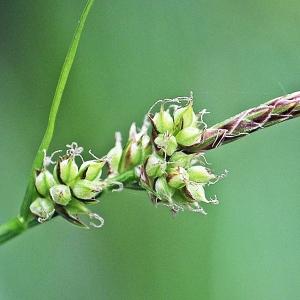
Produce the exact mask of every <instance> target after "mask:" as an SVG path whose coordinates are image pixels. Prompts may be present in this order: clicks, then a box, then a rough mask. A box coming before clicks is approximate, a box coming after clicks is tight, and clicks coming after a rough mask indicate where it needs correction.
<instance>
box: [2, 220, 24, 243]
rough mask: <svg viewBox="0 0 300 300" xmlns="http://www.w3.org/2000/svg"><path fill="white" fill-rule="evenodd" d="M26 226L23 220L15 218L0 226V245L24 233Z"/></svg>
mask: <svg viewBox="0 0 300 300" xmlns="http://www.w3.org/2000/svg"><path fill="white" fill-rule="evenodd" d="M26 228H27V225H26V224H25V223H24V219H23V218H20V217H16V218H14V219H11V220H9V221H8V222H6V223H5V224H2V225H0V244H3V243H5V242H6V241H8V240H10V239H12V238H14V237H15V236H17V235H19V234H20V233H22V232H23V231H25V230H26Z"/></svg>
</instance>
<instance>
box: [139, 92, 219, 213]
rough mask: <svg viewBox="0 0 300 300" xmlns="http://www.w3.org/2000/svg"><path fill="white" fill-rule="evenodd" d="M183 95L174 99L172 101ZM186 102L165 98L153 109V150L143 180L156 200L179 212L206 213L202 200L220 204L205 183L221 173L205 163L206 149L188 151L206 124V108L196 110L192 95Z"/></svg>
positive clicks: (214, 180) (216, 178) (208, 182)
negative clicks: (197, 111) (177, 103)
mask: <svg viewBox="0 0 300 300" xmlns="http://www.w3.org/2000/svg"><path fill="white" fill-rule="evenodd" d="M179 100H180V99H174V100H171V101H170V102H171V103H174V102H175V103H176V102H179V103H181V102H180V101H179ZM181 100H186V102H187V103H186V105H171V106H169V107H168V108H167V109H166V108H165V104H166V102H168V101H164V102H162V104H161V107H160V111H159V112H156V113H155V114H154V115H153V114H152V113H151V112H150V113H149V119H150V120H151V123H152V134H151V141H152V146H153V148H152V150H153V151H152V153H151V155H150V156H148V157H147V159H146V160H145V162H144V163H143V165H142V167H141V171H140V173H141V175H140V184H141V186H142V187H144V188H145V189H146V190H147V191H148V192H149V195H150V197H151V199H152V201H153V202H154V203H155V204H163V205H166V206H168V207H170V208H171V211H172V212H174V213H176V212H178V211H180V210H184V209H185V208H187V209H189V210H191V211H194V212H200V213H203V214H206V212H205V211H204V209H203V208H202V207H201V202H204V203H212V204H218V200H217V199H216V198H213V199H207V197H206V196H205V191H204V187H205V185H207V184H211V183H214V182H216V181H217V180H218V179H219V177H218V176H216V175H214V174H213V173H212V172H211V170H210V169H208V168H207V167H205V166H204V165H205V158H204V154H203V153H192V154H190V153H186V149H187V148H188V147H190V146H192V145H193V144H195V143H197V142H198V141H199V139H200V137H201V133H202V131H203V129H204V128H205V124H204V123H203V121H202V115H203V112H201V113H199V114H196V113H195V112H194V110H193V100H192V98H183V99H181Z"/></svg>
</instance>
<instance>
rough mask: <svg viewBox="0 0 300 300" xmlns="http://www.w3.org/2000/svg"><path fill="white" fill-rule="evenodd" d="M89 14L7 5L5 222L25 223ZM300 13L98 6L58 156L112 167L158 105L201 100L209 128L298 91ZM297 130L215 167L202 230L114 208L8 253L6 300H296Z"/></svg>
mask: <svg viewBox="0 0 300 300" xmlns="http://www.w3.org/2000/svg"><path fill="white" fill-rule="evenodd" d="M84 5H85V2H84V1H83V0H63V1H61V0H52V1H44V0H27V1H22V0H13V1H5V0H1V1H0V15H1V16H0V95H1V96H0V99H1V100H0V137H1V142H0V166H1V172H2V176H1V181H0V182H1V183H0V189H1V200H0V205H1V209H0V222H1V223H2V222H4V221H6V220H7V219H8V218H10V217H12V216H14V215H16V213H17V211H18V208H19V205H20V203H21V199H22V196H23V194H24V190H25V187H26V183H27V180H28V174H29V170H30V166H31V163H32V160H33V157H34V155H35V151H36V149H37V146H38V144H39V142H40V139H41V137H42V134H43V131H44V129H45V126H46V122H47V116H48V112H49V108H50V104H51V99H52V96H53V93H54V89H55V86H56V82H57V79H58V75H59V72H60V67H61V65H62V62H63V60H64V56H65V54H66V51H67V49H68V45H69V42H70V40H71V38H72V35H73V32H74V29H75V26H76V24H77V21H78V18H79V16H80V13H81V10H82V9H83V7H84ZM299 19H300V2H299V1H296V0H294V1H292V0H287V1H271V0H252V1H242V0H239V1H237V0H227V1H224V0H219V1H204V0H194V1H192V0H191V1H188V0H187V1H179V0H173V1H170V0H165V1H158V0H152V1H141V0H140V1H138V0H127V1H122V0H115V1H108V0H102V1H100V0H97V1H96V2H95V5H94V7H93V9H92V11H91V14H90V16H89V18H88V21H87V26H86V29H85V32H84V34H83V37H82V40H81V43H80V46H79V51H78V55H77V58H76V61H75V63H74V67H73V69H72V72H71V75H70V79H69V82H68V84H67V88H66V91H65V94H64V97H63V102H62V106H61V111H60V113H59V118H58V123H57V130H56V133H55V138H54V141H53V144H52V147H51V150H55V149H57V148H58V149H60V148H63V147H64V145H65V144H66V143H69V142H72V141H78V142H79V143H80V144H82V145H83V146H84V147H85V148H86V149H90V148H91V149H93V151H94V152H95V153H96V154H98V155H103V154H105V153H106V151H107V150H108V149H109V148H110V147H111V146H112V145H113V135H114V132H115V131H116V130H121V131H122V133H123V134H124V135H126V134H127V130H128V128H129V125H130V122H131V121H133V120H135V121H137V122H141V121H142V119H143V116H144V114H145V112H146V111H147V110H148V108H149V106H151V104H152V103H153V102H154V101H155V100H157V99H161V98H166V97H175V96H180V95H188V94H189V92H190V91H191V90H192V91H193V92H194V97H195V104H196V108H197V109H199V110H200V109H203V108H207V109H208V110H209V111H210V112H211V114H210V115H208V116H207V118H206V120H207V122H208V123H209V124H213V123H214V122H217V121H221V120H223V119H224V118H226V117H229V116H231V115H233V114H235V113H238V112H240V111H241V110H244V109H247V108H249V107H251V106H255V105H257V104H260V103H262V102H265V101H266V100H269V99H271V98H273V97H276V96H279V95H282V94H285V93H289V92H293V91H296V90H299V89H300V81H299V75H300V54H299V53H300V51H299V49H300V31H299ZM299 130H300V120H293V121H289V122H287V123H284V124H281V125H277V126H275V127H273V128H269V129H266V130H264V131H261V132H258V133H256V134H254V135H251V136H249V137H247V138H245V139H242V140H241V141H239V142H236V143H233V144H230V145H227V146H225V147H221V148H219V149H217V150H214V151H211V152H209V153H208V155H207V158H208V160H209V161H210V162H211V163H213V168H214V169H215V170H216V171H219V172H222V170H224V169H228V170H229V171H230V173H229V176H228V177H227V178H226V179H224V180H223V181H221V182H219V183H218V184H216V185H214V186H211V187H210V188H209V194H210V195H214V194H217V195H218V198H219V199H220V200H221V204H220V205H219V206H217V207H216V206H214V207H210V208H208V212H209V214H208V216H207V217H203V216H200V215H197V214H191V213H188V212H187V213H182V214H179V215H178V216H177V217H176V218H172V217H171V216H170V214H169V212H168V210H166V209H164V208H157V209H156V208H154V207H153V206H152V204H151V203H150V201H149V199H148V197H147V195H146V194H145V193H143V192H136V191H125V192H123V193H113V194H109V195H105V197H103V199H102V201H101V203H100V205H99V206H98V207H97V209H98V211H99V212H100V214H101V215H102V216H103V217H104V218H105V220H106V223H105V226H104V228H103V229H101V230H91V231H84V230H80V229H78V228H75V227H73V226H71V225H69V224H68V223H67V222H65V221H64V220H61V219H56V220H54V221H53V222H49V223H48V224H45V225H44V226H39V227H37V228H35V229H33V230H31V231H29V232H27V233H25V234H23V235H21V236H20V237H18V238H16V239H14V240H12V241H10V242H9V243H7V244H5V245H3V246H2V247H1V248H0V299H1V300H2V299H4V300H10V299H18V300H19V299H22V300H23V299H25V300H26V299H39V300H43V299H47V300H48V299H92V300H93V299H209V300H210V299H212V300H215V299H230V300H232V299H244V300H247V299H249V300H250V299H264V300H266V299H270V300H271V299H272V300H277V299H278V300H282V299H299V297H300V293H299V292H300V286H299V277H300V271H299V270H300V259H299V258H300V257H299V256H300V255H299V253H300V236H299V229H300V220H299V213H300V204H299V178H300V167H299V153H300V152H299V150H300V138H299Z"/></svg>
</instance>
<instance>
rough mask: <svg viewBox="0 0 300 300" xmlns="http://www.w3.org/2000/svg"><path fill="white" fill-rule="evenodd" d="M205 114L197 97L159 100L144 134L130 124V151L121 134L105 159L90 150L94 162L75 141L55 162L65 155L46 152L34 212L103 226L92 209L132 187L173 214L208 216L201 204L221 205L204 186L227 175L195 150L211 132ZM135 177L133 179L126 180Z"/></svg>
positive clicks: (40, 216) (40, 218) (42, 217)
mask: <svg viewBox="0 0 300 300" xmlns="http://www.w3.org/2000/svg"><path fill="white" fill-rule="evenodd" d="M158 105H160V106H159V110H158V111H157V112H155V108H156V107H157V106H158ZM205 113H206V111H205V110H203V111H201V112H200V113H198V114H196V113H195V112H194V109H193V98H192V96H191V97H182V98H176V99H166V100H160V101H158V102H156V103H155V105H153V106H152V107H151V109H150V110H149V112H148V114H147V116H146V118H145V121H144V124H143V126H142V128H141V129H139V130H138V129H137V128H136V125H135V123H133V124H132V125H131V128H130V131H129V138H128V141H127V144H126V145H125V147H123V146H122V141H121V135H120V133H119V132H117V133H116V143H115V146H114V147H113V148H112V149H111V150H110V151H109V152H108V153H107V154H106V155H105V156H103V157H101V158H98V157H96V156H95V155H94V154H93V153H92V152H91V151H89V153H90V155H91V156H92V157H93V159H91V160H88V161H84V158H83V156H82V153H83V148H82V147H79V146H78V145H77V143H75V142H73V143H72V144H71V145H67V150H66V152H65V154H64V155H62V156H59V157H58V159H57V160H56V161H55V160H54V156H55V155H57V154H58V153H61V152H62V151H61V150H59V151H55V152H54V153H53V154H52V155H51V156H47V155H46V152H45V156H44V163H43V166H42V168H41V169H39V170H36V175H35V186H36V191H37V194H38V197H37V198H36V199H35V200H34V201H33V202H32V204H31V206H30V210H31V212H32V213H33V215H34V216H36V218H37V220H38V221H39V222H45V221H47V220H49V219H50V218H52V217H53V216H55V215H61V216H63V217H64V218H65V219H66V220H68V221H70V222H71V223H73V224H75V225H79V226H82V227H89V226H88V224H86V222H84V220H83V219H84V217H87V218H89V219H91V220H90V221H89V225H91V226H94V227H101V226H102V225H103V224H104V220H103V218H102V217H100V216H99V215H98V214H96V213H94V212H92V211H91V210H90V209H89V208H88V205H90V204H94V203H97V202H98V200H97V199H98V197H99V196H100V195H101V193H102V192H104V191H107V190H112V191H114V190H118V191H120V190H122V189H123V187H127V186H128V187H136V188H140V189H143V190H146V191H147V192H148V194H149V196H150V198H151V200H152V202H153V203H154V204H155V205H158V204H162V205H164V206H167V207H169V208H170V210H171V211H172V212H173V213H177V212H179V211H183V210H184V209H188V210H190V211H193V212H199V213H201V214H206V212H205V210H204V209H203V207H202V205H201V203H208V204H218V200H217V199H216V197H213V198H207V197H206V195H205V186H207V185H210V184H212V183H215V182H217V181H218V180H219V179H220V178H222V177H223V176H224V174H223V175H220V176H217V175H215V174H213V172H212V171H211V170H210V169H209V168H208V167H207V166H206V165H207V164H206V160H205V157H204V153H203V152H200V153H191V151H190V149H191V148H192V147H193V145H194V144H196V143H197V142H199V139H200V138H201V133H203V131H205V129H206V124H205V123H204V122H203V115H204V114H205ZM150 127H152V130H151V132H150ZM78 162H80V166H78ZM53 165H54V167H53V168H52V166H53ZM51 168H52V170H51ZM104 168H106V171H104V172H103V169H104ZM130 172H131V173H132V174H133V176H131V177H128V176H124V175H126V174H128V173H130ZM225 174H226V173H225Z"/></svg>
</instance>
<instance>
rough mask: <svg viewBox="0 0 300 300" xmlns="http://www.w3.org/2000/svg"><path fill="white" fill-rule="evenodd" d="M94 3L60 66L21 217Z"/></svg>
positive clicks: (26, 211) (89, 4) (90, 2)
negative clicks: (45, 127) (46, 123)
mask: <svg viewBox="0 0 300 300" xmlns="http://www.w3.org/2000/svg"><path fill="white" fill-rule="evenodd" d="M93 3H94V0H88V1H87V4H86V6H85V8H84V10H83V12H82V14H81V17H80V20H79V24H78V26H77V29H76V31H75V34H74V37H73V40H72V42H71V46H70V48H69V50H68V53H67V56H66V58H65V61H64V64H63V66H62V69H61V73H60V76H59V79H58V83H57V86H56V90H55V94H54V97H53V101H52V106H51V110H50V114H49V120H48V125H47V129H46V131H45V134H44V137H43V139H42V142H41V144H40V147H39V149H38V151H37V154H36V157H35V159H34V162H33V165H32V170H31V173H30V179H29V182H28V185H27V189H26V192H25V196H24V199H23V203H22V205H21V210H20V215H21V217H23V218H24V219H25V220H27V219H28V216H29V214H30V211H29V206H30V204H31V202H32V200H33V197H34V195H35V193H36V192H35V187H34V172H35V170H36V169H39V168H41V166H42V163H43V159H44V153H43V151H44V150H47V149H48V148H49V145H50V143H51V140H52V137H53V133H54V129H55V122H56V118H57V113H58V109H59V106H60V103H61V98H62V95H63V92H64V89H65V86H66V83H67V80H68V77H69V73H70V70H71V67H72V65H73V61H74V58H75V55H76V51H77V47H78V44H79V40H80V37H81V33H82V31H83V28H84V25H85V21H86V18H87V16H88V14H89V11H90V9H91V7H92V5H93Z"/></svg>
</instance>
